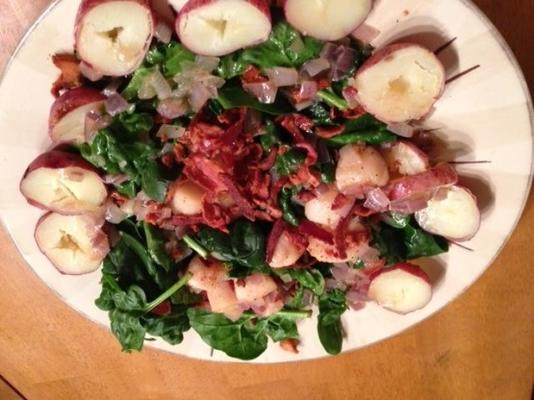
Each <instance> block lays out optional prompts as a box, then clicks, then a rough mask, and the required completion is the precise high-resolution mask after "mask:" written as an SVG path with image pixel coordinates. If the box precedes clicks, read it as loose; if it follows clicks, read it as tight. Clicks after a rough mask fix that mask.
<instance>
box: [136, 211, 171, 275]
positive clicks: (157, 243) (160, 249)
mask: <svg viewBox="0 0 534 400" xmlns="http://www.w3.org/2000/svg"><path fill="white" fill-rule="evenodd" d="M143 229H144V231H145V237H146V244H147V249H148V254H149V255H150V257H151V258H152V260H154V261H155V262H156V263H157V264H159V265H160V266H162V267H163V268H164V269H165V271H167V272H169V270H170V269H171V266H172V260H171V257H170V256H169V254H168V253H167V251H166V250H165V243H166V237H165V235H164V234H163V231H162V230H161V229H159V228H157V227H155V226H154V225H152V224H149V223H148V222H146V221H145V222H143Z"/></svg>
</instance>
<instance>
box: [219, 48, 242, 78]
mask: <svg viewBox="0 0 534 400" xmlns="http://www.w3.org/2000/svg"><path fill="white" fill-rule="evenodd" d="M247 66H248V64H247V63H246V61H244V60H243V58H242V57H241V52H234V53H232V54H228V55H226V56H224V57H223V58H221V62H220V63H219V66H218V67H217V75H219V76H220V77H221V78H224V79H227V80H228V79H232V78H235V77H236V76H239V75H242V74H243V73H244V72H245V70H246V69H247Z"/></svg>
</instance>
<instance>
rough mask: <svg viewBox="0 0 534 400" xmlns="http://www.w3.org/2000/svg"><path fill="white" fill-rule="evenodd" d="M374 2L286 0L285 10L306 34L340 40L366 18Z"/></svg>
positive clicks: (289, 17) (361, 0) (297, 27)
mask: <svg viewBox="0 0 534 400" xmlns="http://www.w3.org/2000/svg"><path fill="white" fill-rule="evenodd" d="M372 5H373V2H372V0H286V1H285V6H284V12H285V15H286V19H287V21H288V22H289V23H290V24H291V25H293V27H295V28H296V29H297V30H299V31H300V32H302V33H303V34H304V35H307V36H313V37H315V38H317V39H321V40H338V39H341V38H343V37H345V36H347V35H348V34H350V33H351V32H353V31H354V30H355V29H356V28H357V27H358V26H360V25H361V24H362V23H363V21H365V19H366V18H367V15H369V12H370V11H371V7H372Z"/></svg>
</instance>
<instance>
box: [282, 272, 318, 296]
mask: <svg viewBox="0 0 534 400" xmlns="http://www.w3.org/2000/svg"><path fill="white" fill-rule="evenodd" d="M276 273H277V274H278V275H279V276H283V275H287V276H289V277H290V278H291V279H293V280H296V281H297V282H298V283H299V284H300V286H302V287H303V288H305V289H309V290H311V291H312V292H313V293H314V294H315V295H317V296H320V295H322V294H323V293H324V288H325V280H324V277H323V275H322V274H321V272H320V271H318V270H316V269H281V270H277V271H276Z"/></svg>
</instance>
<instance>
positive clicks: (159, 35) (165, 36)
mask: <svg viewBox="0 0 534 400" xmlns="http://www.w3.org/2000/svg"><path fill="white" fill-rule="evenodd" d="M154 36H155V37H156V39H158V40H159V41H160V42H161V43H169V42H170V41H171V38H172V29H171V27H170V26H169V25H168V24H167V23H165V22H163V21H159V22H158V23H157V24H156V28H155V29H154Z"/></svg>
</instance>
